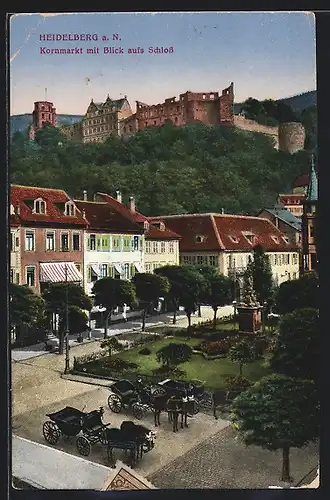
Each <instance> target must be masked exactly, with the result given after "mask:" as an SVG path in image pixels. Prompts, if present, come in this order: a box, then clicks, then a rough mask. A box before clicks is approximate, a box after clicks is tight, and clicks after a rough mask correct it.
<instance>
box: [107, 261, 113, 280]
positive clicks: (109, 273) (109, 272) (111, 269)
mask: <svg viewBox="0 0 330 500" xmlns="http://www.w3.org/2000/svg"><path fill="white" fill-rule="evenodd" d="M108 276H109V278H113V268H112V265H111V264H109V266H108Z"/></svg>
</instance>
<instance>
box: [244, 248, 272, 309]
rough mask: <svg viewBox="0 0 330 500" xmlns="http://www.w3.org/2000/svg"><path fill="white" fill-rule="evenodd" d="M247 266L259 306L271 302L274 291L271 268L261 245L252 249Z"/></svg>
mask: <svg viewBox="0 0 330 500" xmlns="http://www.w3.org/2000/svg"><path fill="white" fill-rule="evenodd" d="M249 266H250V267H251V270H252V276H253V288H254V291H255V293H256V298H257V300H258V302H260V304H264V303H265V302H268V301H270V300H271V298H272V296H273V291H274V282H273V275H272V268H271V264H270V261H269V257H268V255H266V254H265V251H264V249H263V248H262V246H261V245H259V244H258V245H256V246H255V247H254V248H253V260H252V262H250V264H249Z"/></svg>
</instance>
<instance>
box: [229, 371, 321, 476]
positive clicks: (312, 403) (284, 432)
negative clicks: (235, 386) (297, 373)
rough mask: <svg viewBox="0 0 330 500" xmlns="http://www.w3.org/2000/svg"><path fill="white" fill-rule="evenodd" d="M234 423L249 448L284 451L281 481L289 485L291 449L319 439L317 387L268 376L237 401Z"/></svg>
mask: <svg viewBox="0 0 330 500" xmlns="http://www.w3.org/2000/svg"><path fill="white" fill-rule="evenodd" d="M231 420H232V422H233V424H234V426H235V427H236V429H237V430H238V431H239V432H240V433H241V435H242V437H243V439H244V441H245V444H246V445H250V444H254V445H257V446H262V447H263V448H266V449H268V450H278V449H282V453H283V465H282V475H281V480H282V481H285V482H288V481H290V480H291V478H290V461H289V460H290V448H291V447H294V448H301V447H302V446H305V445H306V444H307V443H308V442H310V441H313V440H316V439H317V438H318V436H319V431H320V411H319V401H318V397H317V391H316V387H315V384H314V383H313V382H311V381H310V380H301V379H295V378H290V377H285V376H283V375H276V374H273V375H270V376H268V377H264V378H262V379H261V380H259V382H257V383H256V384H254V385H253V386H252V387H250V388H249V389H247V390H246V391H244V392H242V393H241V394H239V395H238V396H237V397H236V398H235V399H234V401H233V404H232V406H231Z"/></svg>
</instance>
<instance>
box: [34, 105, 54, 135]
mask: <svg viewBox="0 0 330 500" xmlns="http://www.w3.org/2000/svg"><path fill="white" fill-rule="evenodd" d="M45 123H50V125H53V127H55V125H56V108H54V104H53V103H52V102H48V101H37V102H35V103H34V110H33V113H32V126H31V129H30V139H32V140H33V139H34V137H35V133H36V132H37V131H38V130H40V129H41V128H42V127H43V126H44V125H45Z"/></svg>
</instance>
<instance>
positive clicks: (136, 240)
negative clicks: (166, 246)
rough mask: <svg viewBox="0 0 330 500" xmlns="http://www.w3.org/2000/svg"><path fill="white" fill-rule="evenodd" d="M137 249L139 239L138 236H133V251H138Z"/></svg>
mask: <svg viewBox="0 0 330 500" xmlns="http://www.w3.org/2000/svg"><path fill="white" fill-rule="evenodd" d="M149 243H150V242H149ZM138 249H139V237H138V236H133V250H138ZM146 251H147V250H146ZM149 253H150V252H149Z"/></svg>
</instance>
